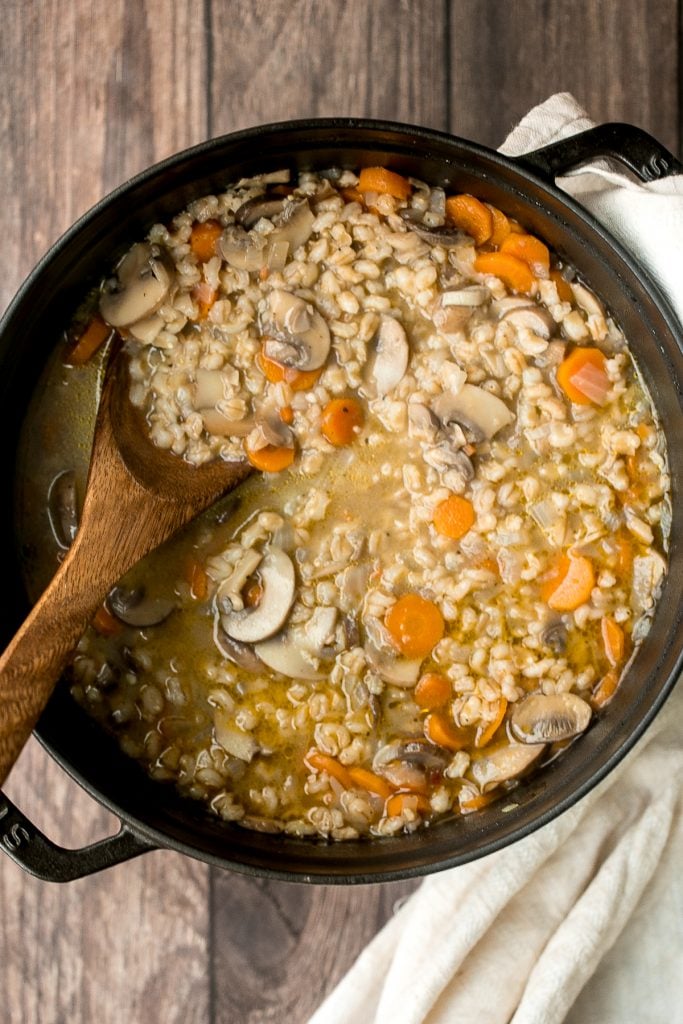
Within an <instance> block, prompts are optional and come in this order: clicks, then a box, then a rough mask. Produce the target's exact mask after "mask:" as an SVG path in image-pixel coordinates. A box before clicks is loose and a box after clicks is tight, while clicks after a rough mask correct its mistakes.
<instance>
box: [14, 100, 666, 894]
mask: <svg viewBox="0 0 683 1024" xmlns="http://www.w3.org/2000/svg"><path fill="white" fill-rule="evenodd" d="M601 155H602V156H610V157H613V158H615V159H616V160H618V161H620V162H621V163H623V164H626V165H627V167H628V168H629V169H630V170H631V171H632V172H633V173H634V174H635V175H636V176H637V177H638V178H640V179H641V180H643V181H649V180H653V179H655V178H660V177H664V176H665V175H667V174H672V173H676V172H681V171H683V167H681V165H680V164H678V163H677V161H676V160H675V159H674V158H673V157H672V156H671V155H670V154H669V153H667V152H666V150H664V149H662V147H661V146H660V145H659V144H658V143H657V142H655V140H654V139H652V138H650V137H649V136H648V135H646V134H645V133H644V132H642V131H640V130H639V129H636V128H633V127H631V126H629V125H616V124H615V125H603V126H602V127H598V128H595V129H592V130H591V131H588V132H584V133H582V134H580V135H576V136H574V137H573V138H571V139H569V140H566V141H563V142H558V143H555V144H553V145H551V146H547V147H545V148H544V149H541V150H538V151H536V152H535V153H531V154H527V155H525V156H524V157H520V158H518V159H515V160H512V159H509V158H506V157H503V156H500V155H499V154H498V153H495V152H493V151H491V150H488V149H484V148H483V147H481V146H476V145H473V144H472V143H470V142H466V141H463V140H462V139H457V138H453V137H450V136H448V135H443V134H440V133H438V132H433V131H427V130H425V129H421V128H412V127H408V126H404V125H398V124H389V123H383V122H373V121H358V120H352V119H343V120H342V119H340V120H336V119H335V120H320V121H300V122H293V123H287V124H280V125H270V126H265V127H261V128H254V129H249V130H247V131H243V132H237V133H236V134H233V135H228V136H226V137H224V138H220V139H214V140H212V141H210V142H206V143H203V144H202V145H200V146H196V147H194V148H193V149H190V150H187V151H186V152H185V153H181V154H180V155H178V156H175V157H172V158H171V159H169V160H166V161H164V162H163V163H161V164H158V165H157V166H156V167H153V168H151V169H150V170H148V171H145V172H144V173H143V174H140V175H138V177H136V178H134V179H133V180H132V181H131V182H129V183H128V184H127V185H123V186H122V187H121V188H118V189H117V190H116V191H115V192H113V193H112V194H111V195H110V196H108V197H107V198H106V199H103V200H102V201H101V202H100V203H98V205H97V206H96V207H94V209H92V210H91V211H90V212H89V213H87V214H86V215H85V216H84V217H82V218H81V220H79V221H78V223H77V224H75V225H74V227H73V228H72V229H71V230H70V231H68V232H67V233H66V234H65V235H64V237H63V238H61V239H60V240H59V241H58V242H57V243H56V245H54V246H53V248H52V249H51V250H50V252H49V253H48V254H47V255H46V256H45V257H44V258H43V259H42V260H41V262H40V263H39V264H38V266H37V267H36V269H35V270H34V271H33V273H32V274H31V275H30V277H29V278H28V280H27V281H26V282H25V284H24V285H23V287H22V288H21V289H20V291H19V293H18V295H17V296H16V298H15V299H14V301H13V303H12V305H11V306H10V308H9V310H8V312H7V314H6V316H5V317H4V319H3V321H2V324H0V388H1V389H2V401H1V402H0V409H2V416H3V425H4V433H5V452H6V453H7V455H6V471H7V470H10V465H9V463H10V454H9V453H12V452H16V450H17V440H18V434H19V430H20V426H21V421H22V418H23V415H24V412H25V409H26V405H27V402H28V399H29V396H30V394H31V392H32V390H33V388H34V387H35V384H36V380H37V377H38V374H39V372H40V370H41V368H42V366H43V365H44V363H45V360H46V359H47V356H48V354H49V352H50V350H51V349H52V348H53V347H54V345H55V344H56V342H57V339H58V337H59V334H60V331H61V330H62V329H63V327H64V326H65V325H66V324H67V323H68V322H69V320H70V317H71V315H72V313H73V311H74V310H75V308H76V306H77V305H78V302H79V300H80V299H81V297H82V296H83V294H84V292H85V290H86V288H87V287H88V286H89V285H91V284H93V283H95V282H96V281H97V280H98V279H100V278H101V277H102V276H103V274H104V273H106V272H107V270H108V268H110V267H111V265H112V261H113V259H115V258H116V257H117V256H118V255H119V254H121V253H122V252H123V251H125V249H126V248H127V247H128V246H129V244H130V243H131V241H132V240H134V239H135V238H136V237H139V236H142V235H143V234H144V233H145V232H146V231H147V230H148V228H149V227H150V225H151V224H152V223H154V222H155V221H159V220H164V219H165V218H167V217H169V216H170V215H172V214H174V213H175V212H177V211H178V210H180V209H182V208H183V207H184V206H185V205H186V204H187V203H188V202H189V201H190V200H192V199H194V198H196V197H198V196H200V195H203V194H206V193H209V192H212V191H215V190H221V189H222V188H223V187H225V185H226V184H227V183H229V182H230V181H232V180H235V179H236V178H238V177H240V176H244V175H249V174H254V173H258V172H259V171H263V170H269V169H271V170H273V169H276V168H279V167H281V166H287V165H288V166H291V167H293V168H318V169H322V168H326V167H332V166H339V165H344V166H348V167H357V166H363V165H368V164H372V165H376V164H386V165H389V166H391V167H393V168H395V169H396V170H397V171H400V172H402V173H404V174H411V175H414V176H415V177H418V178H422V179H425V180H427V181H429V182H431V183H432V184H435V185H436V184H438V185H444V186H447V187H448V188H449V189H450V190H453V191H458V192H474V193H476V194H477V195H478V196H481V197H482V198H483V199H486V200H489V201H491V202H493V203H495V204H496V205H497V206H499V207H501V208H502V209H503V210H504V211H505V212H506V213H508V214H510V215H511V216H514V217H516V218H517V219H519V220H520V221H521V222H522V223H523V224H524V225H525V226H526V227H527V228H528V229H529V230H530V231H533V232H534V233H536V234H538V235H541V236H542V237H543V238H545V239H546V240H547V241H548V242H549V243H550V245H551V246H552V247H553V248H554V249H555V250H556V252H558V253H559V254H560V256H561V257H562V258H566V259H567V260H568V261H569V262H570V263H573V264H574V265H576V266H577V267H578V268H580V270H581V272H582V275H583V276H584V277H585V278H586V280H587V281H588V282H589V283H590V284H591V286H592V287H594V288H595V290H596V291H597V292H598V293H599V294H600V295H601V296H602V297H603V299H604V300H606V302H607V304H608V305H609V307H610V308H611V310H612V311H613V313H614V314H615V316H616V318H617V319H618V321H619V322H620V324H621V326H622V327H623V329H624V330H625V332H626V336H627V337H628V339H629V341H630V343H631V345H632V347H633V350H634V353H635V355H636V357H637V360H638V362H639V364H640V367H641V369H642V371H643V373H644V376H645V378H646V381H647V384H648V386H649V388H650V390H651V393H652V395H653V397H654V400H655V403H656V405H657V408H658V410H659V414H660V417H661V421H662V425H663V427H664V431H665V434H666V437H667V441H668V446H669V458H670V462H671V474H672V481H673V483H672V487H673V507H674V520H673V527H672V535H671V550H670V562H671V565H670V571H669V574H668V576H667V578H666V582H665V585H664V593H663V595H662V598H661V601H660V604H659V607H658V610H657V613H656V616H655V619H654V622H653V625H652V629H651V631H650V633H649V634H648V636H647V638H646V640H645V642H644V643H643V645H642V648H641V650H640V651H639V653H638V656H637V658H636V660H635V664H634V665H633V667H632V668H631V669H630V670H629V671H628V673H627V675H626V677H625V679H624V681H623V682H622V684H621V687H620V690H619V696H618V698H617V699H616V700H614V701H613V702H612V704H610V705H609V706H608V707H607V709H606V711H605V713H604V714H603V715H602V716H601V717H600V718H599V719H598V720H597V721H595V723H594V724H593V725H592V727H591V728H590V730H589V731H588V733H587V734H586V735H585V736H583V737H582V738H581V740H580V742H578V743H576V744H574V745H573V746H572V747H571V748H569V749H568V750H567V751H566V752H565V753H564V755H563V756H562V757H561V758H560V759H558V760H557V761H555V762H554V763H553V764H551V765H550V766H549V767H548V768H546V769H545V771H544V772H543V773H541V774H540V775H539V776H538V777H537V778H533V779H532V780H531V781H529V782H524V783H522V784H520V786H519V787H518V788H517V789H515V791H514V795H515V801H516V802H517V803H518V807H517V808H516V809H515V810H512V811H510V812H508V813H503V812H502V809H501V807H502V804H501V803H497V804H493V805H492V806H491V807H490V808H487V809H485V810H482V811H480V812H479V813H477V814H474V815H470V816H468V817H466V818H457V819H455V820H452V821H448V822H442V823H440V824H438V825H436V826H435V827H433V828H431V829H426V830H423V831H421V832H417V833H415V834H413V835H410V836H401V837H397V838H391V839H377V840H373V841H371V842H370V841H367V840H359V841H355V842H348V843H339V844H327V843H324V842H321V841H310V840H306V841H303V840H297V839H293V838H289V837H284V836H271V835H263V834H259V833H255V832H250V831H247V830H244V829H241V828H239V827H237V826H230V825H228V824H225V823H223V822H221V821H219V820H218V819H216V818H214V817H212V816H210V815H209V814H208V813H206V812H205V811H204V810H203V809H202V806H201V805H200V804H198V803H195V802H193V801H189V800H186V799H183V798H181V797H180V796H178V795H177V793H176V792H175V790H174V789H173V788H171V787H170V786H166V785H162V784H159V783H155V782H153V781H151V780H150V779H149V778H148V777H147V776H146V775H145V774H144V773H143V771H142V769H141V768H139V767H138V765H137V764H136V763H135V762H133V761H132V760H130V759H128V758H127V757H125V756H124V755H123V754H122V753H121V752H120V750H119V749H118V747H117V746H116V744H115V742H114V741H113V740H112V739H110V738H109V737H107V736H105V735H104V734H103V733H102V731H101V729H100V727H99V726H97V725H96V724H95V722H94V721H92V720H91V719H89V718H88V717H87V716H86V715H85V713H84V712H82V711H81V710H80V708H79V707H78V706H77V705H76V704H75V702H74V701H73V700H72V699H71V697H70V695H69V693H68V691H67V688H66V686H64V685H62V686H60V687H58V689H57V691H56V692H55V695H54V697H53V698H52V700H51V701H50V704H49V706H48V708H47V710H46V711H45V713H44V714H43V716H42V718H41V719H40V722H39V724H38V728H37V730H36V731H37V734H38V737H39V739H40V740H41V742H42V743H43V745H44V746H45V747H46V748H47V750H48V751H49V752H50V753H51V754H52V756H53V757H54V758H55V759H56V760H57V761H58V762H59V764H60V765H62V767H63V768H64V769H65V770H66V771H67V772H68V773H69V774H70V775H71V776H72V777H73V778H74V779H76V781H78V782H79V783H80V784H81V785H82V786H84V787H85V789H86V790H87V791H88V792H89V793H90V794H91V795H92V796H93V797H94V798H95V799H96V800H98V801H99V802H100V803H101V804H103V805H104V806H106V807H107V808H109V810H110V811H112V812H113V813H114V814H115V815H117V816H118V818H119V819H120V820H121V822H122V825H121V830H120V832H119V833H118V834H117V835H116V836H114V837H112V838H110V839H105V840H103V841H102V842H100V843H97V844H95V845H93V846H90V847H87V848H86V849H83V850H76V851H71V850H68V851H67V850H63V849H60V848H59V847H56V846H55V845H54V844H52V843H51V842H50V841H49V840H48V839H47V838H46V837H45V836H43V835H42V834H41V833H40V832H38V831H37V830H36V828H35V827H34V826H33V825H32V824H31V823H30V822H29V821H27V819H26V818H25V817H24V816H23V815H22V814H21V812H20V811H19V810H17V808H16V807H14V806H13V805H12V804H11V803H10V802H9V801H8V800H7V799H6V798H4V797H3V796H2V794H0V839H1V840H2V844H3V845H4V847H5V849H6V851H7V852H8V853H9V855H10V856H11V857H12V858H13V859H14V860H16V861H17V862H18V863H19V864H21V865H22V867H24V868H25V869H26V870H27V871H30V872H32V873H34V874H36V875H38V876H39V877H41V878H45V879H51V880H55V881H66V880H69V879H72V878H77V877H79V876H82V875H85V874H88V873H90V872H93V871H97V870H99V869H101V868H104V867H107V866H108V865H111V864H115V863H117V862H119V861H123V860H126V859H127V858H130V857H133V856H135V855H137V854H140V853H144V852H145V851H147V850H150V849H154V848H158V847H162V848H164V847H165V848H168V849H174V850H179V851H181V852H183V853H186V854H188V855H190V856H193V857H198V858H200V859H201V860H204V861H207V862H208V863H210V864H214V865H218V866H220V867H225V868H233V869H235V870H237V871H243V872H246V873H252V874H258V875H269V876H271V877H275V878H281V879H287V880H291V881H297V880H298V881H309V882H328V883H329V882H369V881H380V880H389V879H396V878H405V877H407V876H409V875H419V874H424V873H427V872H429V871H435V870H439V869H442V868H446V867H452V866H455V865H457V864H462V863H464V862H466V861H468V860H472V859H474V858H476V857H481V856H483V855H485V854H488V853H491V852H493V851H494V850H497V849H499V848H500V847H502V846H505V845H507V844H509V843H512V842H514V841H516V840H517V839H520V838H521V837H523V836H525V835H528V834H529V833H530V832H532V831H533V830H534V829H536V828H539V827H540V826H541V825H544V824H546V823H547V822H549V821H551V820H552V819H553V818H555V817H556V816H557V815H558V814H561V813H562V812H563V811H564V810H566V809H567V808H568V807H570V806H571V805H572V804H574V803H575V802H576V801H577V800H579V799H580V798H581V797H582V796H584V794H586V793H587V792H588V791H589V790H590V789H591V788H592V787H593V786H595V785H596V783H598V782H599V781H600V780H601V779H603V778H604V777H605V776H606V775H607V773H608V772H609V771H611V769H612V768H613V767H614V766H615V765H616V764H617V762H618V761H620V760H621V758H622V757H623V756H624V755H625V754H626V752H627V751H628V750H630V749H631V747H632V746H633V745H634V743H635V742H636V740H637V739H638V737H639V736H641V735H642V733H643V732H644V731H645V729H646V728H647V726H648V725H649V723H650V722H651V721H652V719H653V718H654V716H655V715H656V714H657V712H658V711H659V709H660V708H661V706H662V704H663V702H664V700H665V699H666V697H667V695H668V694H669V692H670V691H671V689H672V687H673V685H674V682H675V680H676V677H677V674H678V671H679V669H680V665H681V660H682V655H681V647H682V644H683V632H682V631H681V629H680V627H681V592H682V589H683V555H682V554H681V537H682V535H683V505H682V503H681V486H682V484H683V446H682V444H681V438H683V410H682V405H681V388H682V385H683V337H682V335H681V328H680V326H679V324H678V323H677V322H676V318H675V316H674V315H673V313H672V312H671V310H670V308H669V307H668V306H667V303H666V302H665V300H664V298H663V297H662V295H661V294H660V292H659V291H658V289H657V287H656V286H655V285H654V284H653V282H652V281H651V280H649V278H648V276H647V274H646V273H645V272H644V271H643V269H642V268H641V267H639V266H638V264H637V262H636V261H635V260H634V259H633V258H632V257H631V256H630V255H628V254H627V253H626V252H625V251H624V250H623V249H622V248H621V247H620V246H619V245H618V244H617V242H616V241H615V240H614V239H613V238H612V237H611V236H610V235H609V234H608V233H607V232H606V231H605V230H604V228H602V227H601V226H600V225H599V224H598V223H597V222H596V221H594V220H593V219H592V218H591V217H590V216H589V215H588V214H587V213H586V212H585V211H584V210H583V209H582V208H581V207H580V206H579V205H577V204H576V203H575V202H573V201H572V200H571V199H569V198H568V197H567V196H566V195H565V194H564V193H562V192H560V191H559V190H558V189H557V188H556V187H555V185H554V177H555V176H556V175H558V174H561V173H564V172H566V171H568V170H569V169H571V168H574V167H577V166H579V165H580V164H582V163H585V162H587V161H588V160H591V159H593V158H594V157H596V156H601ZM10 472H11V470H10ZM2 515H3V516H4V520H5V521H4V524H3V525H4V533H3V536H5V537H6V538H7V537H9V536H11V534H12V529H13V527H12V512H11V504H10V503H7V502H6V503H5V505H4V507H3V509H2ZM6 559H7V561H6V567H5V571H4V584H3V597H4V599H5V601H6V607H5V609H4V615H3V619H2V630H3V635H2V639H3V640H4V641H5V642H7V641H8V640H9V638H10V636H11V634H12V632H13V631H14V630H15V629H16V627H17V625H18V624H19V621H20V619H21V618H22V617H23V616H24V614H25V613H26V611H27V601H26V596H25V594H24V591H23V587H22V585H21V577H20V571H19V565H18V557H17V555H16V554H15V553H12V552H10V553H8V554H7V555H6ZM12 560H13V561H12ZM8 563H9V564H8ZM46 797H48V798H49V794H46Z"/></svg>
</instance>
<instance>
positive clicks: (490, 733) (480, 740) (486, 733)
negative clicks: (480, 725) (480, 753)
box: [474, 697, 508, 748]
mask: <svg viewBox="0 0 683 1024" xmlns="http://www.w3.org/2000/svg"><path fill="white" fill-rule="evenodd" d="M507 706H508V702H507V700H506V698H505V697H501V698H500V699H499V701H498V707H497V708H496V713H495V715H494V717H493V719H492V721H490V722H489V724H488V725H487V726H486V727H485V728H484V729H482V730H479V731H478V732H477V738H476V740H475V741H474V745H475V747H479V748H481V747H485V746H486V745H487V743H490V742H491V740H492V739H493V737H494V735H495V734H496V732H497V731H498V729H499V728H500V726H501V725H502V722H503V719H504V718H505V712H506V711H507Z"/></svg>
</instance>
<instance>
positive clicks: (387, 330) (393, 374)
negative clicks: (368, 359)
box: [370, 315, 410, 398]
mask: <svg viewBox="0 0 683 1024" xmlns="http://www.w3.org/2000/svg"><path fill="white" fill-rule="evenodd" d="M409 356H410V351H409V348H408V338H407V337H406V332H405V330H404V329H403V326H402V324H400V323H399V322H398V320H396V319H395V318H394V317H393V316H386V315H385V316H382V317H381V319H380V322H379V328H378V330H377V345H376V355H375V358H374V360H373V361H372V363H371V364H370V374H371V376H372V378H373V379H374V382H375V386H376V389H377V395H378V397H379V398H382V397H383V396H384V395H387V394H389V392H390V391H393V389H394V388H395V387H396V385H397V384H398V383H399V381H401V380H402V379H403V377H404V375H405V372H406V370H407V369H408V359H409Z"/></svg>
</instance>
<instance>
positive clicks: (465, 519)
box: [433, 494, 474, 540]
mask: <svg viewBox="0 0 683 1024" xmlns="http://www.w3.org/2000/svg"><path fill="white" fill-rule="evenodd" d="M433 522H434V529H435V530H436V532H437V533H440V534H441V536H442V537H450V539H451V540H460V538H461V537H464V536H465V534H466V533H467V532H468V530H470V529H471V528H472V526H473V525H474V507H473V505H472V502H471V501H468V500H467V498H461V497H460V495H459V494H451V495H449V497H448V498H446V499H445V500H444V501H442V502H440V504H438V505H437V506H436V508H435V509H434V519H433Z"/></svg>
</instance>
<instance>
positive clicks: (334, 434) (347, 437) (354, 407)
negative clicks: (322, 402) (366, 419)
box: [320, 398, 363, 448]
mask: <svg viewBox="0 0 683 1024" xmlns="http://www.w3.org/2000/svg"><path fill="white" fill-rule="evenodd" d="M362 426H363V407H362V405H361V404H360V402H359V401H358V399H357V398H333V399H332V401H331V402H328V403H327V405H326V406H325V408H324V409H323V414H322V419H321V421H320V430H321V431H322V434H323V436H324V437H326V438H327V440H328V441H329V442H330V444H333V445H334V446H335V448H342V447H343V446H344V445H347V444H351V442H352V441H355V439H356V437H357V435H358V432H359V430H360V428H361V427H362Z"/></svg>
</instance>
